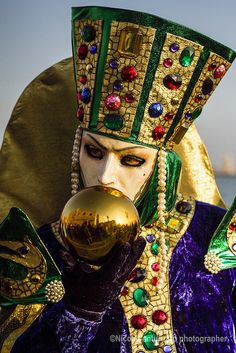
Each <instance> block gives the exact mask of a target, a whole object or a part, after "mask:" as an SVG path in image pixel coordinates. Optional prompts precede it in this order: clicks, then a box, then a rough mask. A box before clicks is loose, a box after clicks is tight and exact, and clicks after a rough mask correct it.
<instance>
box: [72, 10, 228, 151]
mask: <svg viewBox="0 0 236 353" xmlns="http://www.w3.org/2000/svg"><path fill="white" fill-rule="evenodd" d="M73 56H74V62H75V76H76V83H77V97H78V114H77V115H78V118H79V121H80V122H81V124H82V126H83V127H84V128H86V129H89V130H90V131H93V132H95V133H99V134H104V135H107V136H113V137H115V138H118V139H121V140H124V141H129V142H135V143H141V144H145V145H148V146H152V147H162V146H167V147H172V146H173V145H174V144H176V143H179V142H180V141H181V139H182V137H183V136H184V134H185V133H186V131H188V128H189V127H190V125H191V124H192V123H193V121H194V120H195V119H196V118H197V117H198V116H199V115H200V113H201V111H202V108H203V106H204V104H205V103H206V102H207V100H208V99H209V97H210V96H211V94H212V93H213V91H214V90H215V88H216V87H217V85H218V84H219V82H220V81H221V79H222V77H223V76H224V75H225V73H226V72H227V70H228V69H229V67H230V65H231V63H232V61H233V59H234V58H235V52H234V51H233V50H231V49H229V48H227V47H225V46H223V45H221V44H219V43H217V42H215V41H214V40H211V39H209V38H208V37H205V36H204V35H201V34H199V33H197V32H195V31H192V30H191V29H188V28H186V27H183V26H181V25H178V24H175V23H172V22H169V21H167V20H165V19H162V18H160V17H157V16H153V15H149V14H144V13H139V12H135V11H129V10H121V9H111V8H101V7H83V8H74V9H73Z"/></svg>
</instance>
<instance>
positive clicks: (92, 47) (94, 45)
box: [90, 44, 97, 54]
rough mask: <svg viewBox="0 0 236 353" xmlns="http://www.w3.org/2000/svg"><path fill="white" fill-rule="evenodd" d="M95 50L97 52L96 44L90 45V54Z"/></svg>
mask: <svg viewBox="0 0 236 353" xmlns="http://www.w3.org/2000/svg"><path fill="white" fill-rule="evenodd" d="M96 52H97V44H93V45H91V47H90V53H91V54H96Z"/></svg>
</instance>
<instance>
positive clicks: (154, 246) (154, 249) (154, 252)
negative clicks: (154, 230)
mask: <svg viewBox="0 0 236 353" xmlns="http://www.w3.org/2000/svg"><path fill="white" fill-rule="evenodd" d="M158 248H159V245H158V244H157V243H154V244H152V246H151V253H152V255H158V252H159V251H158Z"/></svg>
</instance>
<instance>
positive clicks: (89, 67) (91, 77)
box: [74, 20, 102, 128]
mask: <svg viewBox="0 0 236 353" xmlns="http://www.w3.org/2000/svg"><path fill="white" fill-rule="evenodd" d="M87 25H89V26H92V27H93V28H94V29H95V30H96V36H95V38H94V40H93V41H91V42H89V43H87V42H85V41H84V40H83V39H82V36H81V31H82V29H83V28H84V26H87ZM74 33H75V50H76V53H77V51H78V50H79V47H80V46H81V45H87V47H88V54H87V55H86V58H85V59H80V58H79V56H78V54H75V58H74V60H76V86H77V92H79V91H80V90H82V89H83V88H89V89H90V92H91V98H90V102H89V103H87V104H85V103H83V102H81V101H79V109H80V108H83V110H84V118H83V123H82V126H83V127H84V128H87V127H88V126H89V121H90V118H91V113H90V111H91V106H92V100H93V95H94V87H95V82H96V71H97V64H98V57H99V52H100V44H101V37H102V21H101V20H96V21H92V20H79V21H75V22H74ZM93 44H96V45H97V52H96V53H95V54H91V53H90V52H89V48H90V47H91V46H92V45H93ZM82 75H85V76H87V82H86V83H85V84H82V83H81V82H80V76H82Z"/></svg>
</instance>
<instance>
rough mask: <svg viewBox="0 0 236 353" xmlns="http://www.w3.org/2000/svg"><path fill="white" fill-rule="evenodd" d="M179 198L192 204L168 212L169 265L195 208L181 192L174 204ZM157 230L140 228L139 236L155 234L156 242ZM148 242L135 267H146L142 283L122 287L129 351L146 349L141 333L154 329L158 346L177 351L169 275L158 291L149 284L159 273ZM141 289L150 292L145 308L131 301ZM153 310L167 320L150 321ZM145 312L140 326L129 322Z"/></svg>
mask: <svg viewBox="0 0 236 353" xmlns="http://www.w3.org/2000/svg"><path fill="white" fill-rule="evenodd" d="M179 201H187V202H189V203H190V204H191V210H190V212H189V213H188V214H182V213H180V212H178V211H177V210H176V209H175V208H174V209H172V211H171V212H170V213H169V216H168V218H167V231H166V232H165V237H166V240H167V241H169V245H170V247H169V250H168V252H167V256H168V267H169V263H170V259H171V255H172V252H173V250H174V248H175V246H176V245H177V243H178V241H179V240H180V239H181V237H182V236H183V234H184V233H185V232H186V230H187V228H188V226H189V224H190V222H191V220H192V217H193V215H194V211H195V201H194V200H193V199H192V198H184V197H183V196H182V195H178V197H177V201H176V204H177V203H178V202H179ZM159 231H160V229H159V228H158V223H156V224H155V225H154V226H153V227H152V228H151V229H147V228H145V227H142V232H141V236H143V237H144V238H145V239H146V236H147V235H148V234H150V233H151V234H155V236H156V239H157V242H158V233H159ZM151 245H152V244H151V243H147V245H146V248H145V250H144V252H143V254H142V256H141V258H140V259H139V261H138V264H137V267H141V268H144V269H145V270H146V273H147V274H146V277H145V279H144V280H143V281H142V282H139V283H131V282H129V281H127V282H126V283H125V287H127V288H128V294H127V295H121V296H120V301H121V304H122V306H123V309H124V312H125V315H126V318H127V321H128V325H129V332H130V339H131V345H132V352H134V353H136V352H138V351H143V352H145V353H148V350H145V348H144V346H143V343H142V339H143V335H144V334H145V332H147V331H152V332H154V333H155V334H156V335H157V336H158V338H159V343H158V348H161V349H163V347H164V346H165V345H170V346H171V347H172V351H171V352H172V353H176V352H177V351H176V348H175V344H174V336H173V325H172V317H171V304H170V289H169V277H168V271H167V273H166V277H165V280H164V285H163V287H162V289H161V290H160V291H158V290H157V287H156V286H155V285H153V284H152V279H153V277H155V276H158V272H155V271H154V270H153V269H152V267H151V265H152V264H153V263H155V262H159V261H160V255H159V254H158V255H153V254H152V253H151V251H150V248H151ZM138 288H143V289H145V290H146V291H147V292H148V293H149V294H150V302H149V304H148V305H147V306H145V307H139V306H137V305H136V304H135V302H134V300H133V293H134V291H135V290H136V289H138ZM155 310H162V311H164V312H165V313H166V314H167V317H168V318H167V321H166V322H165V323H163V324H161V325H156V324H155V323H153V322H152V313H153V312H154V311H155ZM139 314H141V315H144V316H145V317H146V318H147V320H148V323H147V326H146V327H145V328H143V329H134V328H133V327H132V325H131V318H132V316H133V315H139Z"/></svg>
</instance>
